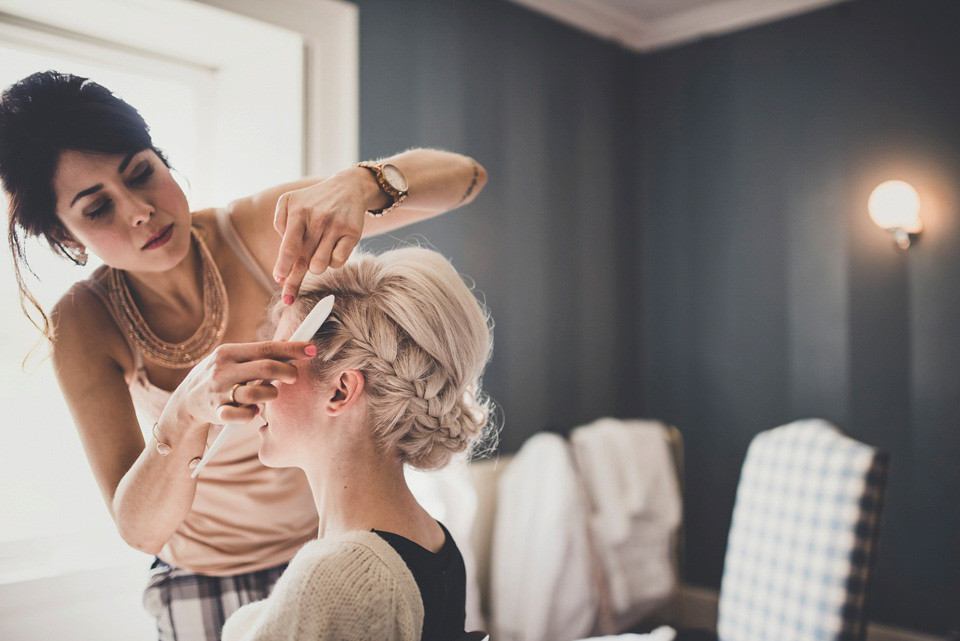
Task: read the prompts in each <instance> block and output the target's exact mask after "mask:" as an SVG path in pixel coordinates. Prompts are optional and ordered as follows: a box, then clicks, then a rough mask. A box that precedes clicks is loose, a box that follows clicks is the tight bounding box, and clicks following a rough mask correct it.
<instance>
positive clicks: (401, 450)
mask: <svg viewBox="0 0 960 641" xmlns="http://www.w3.org/2000/svg"><path fill="white" fill-rule="evenodd" d="M329 294H333V295H334V296H335V303H334V308H333V312H332V314H331V316H330V318H329V319H328V320H327V322H326V323H325V324H324V325H323V326H322V327H321V328H320V330H319V331H318V332H317V334H316V335H315V336H314V338H313V344H314V345H315V346H316V347H317V350H318V353H317V355H316V357H314V358H313V359H310V360H304V361H299V362H298V364H297V370H298V376H297V380H296V382H295V383H292V384H285V383H278V389H279V393H278V394H277V397H276V398H275V399H273V400H271V401H268V402H267V403H266V406H265V409H264V413H263V415H264V418H265V419H266V420H267V421H268V424H267V425H265V426H263V427H261V428H260V436H261V444H260V460H261V461H262V462H263V463H264V464H265V465H268V466H271V467H294V468H300V469H302V470H303V471H304V472H305V474H306V476H307V479H308V481H309V483H310V488H311V490H312V491H313V497H314V500H315V501H316V505H317V511H318V513H319V514H320V528H319V533H320V538H319V539H317V540H315V541H312V542H310V543H307V544H306V545H305V546H304V547H303V548H302V549H301V550H300V551H299V552H298V553H297V555H296V556H295V557H294V559H293V560H292V561H291V562H290V565H289V567H288V568H287V570H286V572H285V573H284V575H283V576H282V577H281V578H280V581H279V582H278V583H277V587H276V589H275V590H274V592H273V594H272V595H271V596H270V597H269V598H268V599H266V600H265V601H262V602H259V603H256V604H252V605H248V606H246V607H244V608H242V609H241V610H239V611H238V612H237V613H236V614H235V615H234V617H232V618H231V619H230V620H229V621H228V623H227V626H226V628H224V634H223V637H224V640H225V641H228V640H229V641H233V640H237V639H240V638H241V637H242V638H243V639H244V641H261V640H262V641H266V640H267V639H293V638H298V639H300V638H302V639H317V640H323V639H331V640H332V639H337V640H338V641H351V640H354V639H355V640H361V639H385V640H391V639H396V640H403V641H416V640H418V639H422V640H424V641H434V640H435V641H455V640H456V639H458V638H460V637H461V636H462V635H463V633H464V627H463V626H464V617H465V611H464V606H465V580H466V577H465V573H464V564H463V558H462V557H461V556H460V552H459V550H458V548H457V545H456V543H455V542H454V541H453V539H452V537H451V536H450V534H449V533H448V532H447V530H446V528H445V527H444V526H443V525H441V524H440V523H439V522H438V521H436V520H434V519H433V518H432V517H431V516H430V515H429V514H428V513H427V512H426V511H425V510H424V509H423V508H422V507H421V506H420V505H419V504H418V503H417V500H416V499H415V498H414V496H413V494H411V492H410V490H409V488H408V487H407V485H406V482H405V480H404V473H403V470H404V466H406V465H409V466H412V467H415V468H419V469H424V470H436V469H439V468H442V467H444V466H445V465H446V464H447V463H448V462H449V461H450V460H451V459H452V458H453V457H455V456H457V455H458V454H460V453H468V452H470V451H471V450H472V449H473V448H474V446H475V445H477V444H478V443H483V442H485V441H486V440H487V439H486V438H484V437H485V436H487V434H488V433H490V431H489V428H488V422H487V418H488V416H489V414H490V406H489V402H488V401H487V400H485V398H484V396H483V394H482V393H481V386H480V377H481V375H482V373H483V369H484V367H485V366H486V363H487V361H488V360H489V357H490V351H491V346H492V338H491V333H490V325H489V322H488V318H487V315H486V313H485V310H484V308H483V306H482V305H481V304H480V303H479V302H478V301H477V299H476V298H475V297H474V295H473V293H472V292H471V291H470V289H469V288H468V287H467V286H466V284H464V282H463V280H462V279H461V278H460V276H459V275H458V274H457V272H456V270H455V269H454V268H453V266H452V265H451V264H450V263H449V262H448V261H447V260H446V259H445V258H443V257H442V256H441V255H439V254H438V253H436V252H434V251H430V250H426V249H419V248H406V249H398V250H393V251H389V252H385V253H383V254H380V255H371V254H358V255H354V257H353V258H351V259H350V261H349V262H347V264H346V265H344V266H343V267H342V268H341V269H338V270H335V271H327V272H325V273H324V274H322V275H321V276H318V277H314V276H308V278H307V280H305V282H304V292H303V294H302V297H301V299H300V300H299V301H298V302H297V303H296V304H295V305H294V306H293V307H289V308H284V307H283V306H282V305H279V304H278V305H277V306H276V307H275V314H276V315H277V316H278V317H279V323H278V328H277V333H276V336H275V338H276V339H283V338H286V337H288V336H290V334H291V333H292V331H293V328H295V327H296V326H297V325H299V323H300V322H301V321H302V320H303V318H304V317H305V316H306V315H307V313H308V312H309V311H310V309H311V308H312V306H313V304H314V303H316V301H318V300H319V299H321V298H323V297H324V296H327V295H329Z"/></svg>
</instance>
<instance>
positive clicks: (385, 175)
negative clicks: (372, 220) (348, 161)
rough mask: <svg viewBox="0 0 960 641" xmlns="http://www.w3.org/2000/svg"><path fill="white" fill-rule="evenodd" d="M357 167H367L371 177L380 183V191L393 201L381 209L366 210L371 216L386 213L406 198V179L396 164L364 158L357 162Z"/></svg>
mask: <svg viewBox="0 0 960 641" xmlns="http://www.w3.org/2000/svg"><path fill="white" fill-rule="evenodd" d="M357 167H363V168H364V169H369V170H370V171H371V173H373V177H374V178H376V179H377V184H378V185H380V191H382V192H383V193H385V194H386V195H387V196H388V197H390V199H391V200H392V201H393V202H392V203H390V204H389V205H387V206H386V207H384V208H383V209H377V210H371V211H368V212H367V213H368V214H370V215H371V216H376V217H380V216H383V215H384V214H388V213H390V212H391V211H393V210H394V209H396V208H397V207H399V206H400V203H402V202H403V201H404V200H406V199H407V195H408V193H407V179H406V177H405V176H404V175H403V172H402V171H400V169H398V168H397V166H396V165H391V164H390V163H386V162H385V163H380V162H373V161H370V160H365V161H363V162H361V163H357Z"/></svg>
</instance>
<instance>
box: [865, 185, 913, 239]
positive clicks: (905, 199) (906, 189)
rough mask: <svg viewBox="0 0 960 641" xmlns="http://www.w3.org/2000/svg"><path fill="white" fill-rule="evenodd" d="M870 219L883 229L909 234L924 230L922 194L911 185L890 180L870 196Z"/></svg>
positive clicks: (868, 203) (879, 186)
mask: <svg viewBox="0 0 960 641" xmlns="http://www.w3.org/2000/svg"><path fill="white" fill-rule="evenodd" d="M867 209H868V210H869V211H870V218H872V219H873V222H875V223H876V224H877V225H878V226H880V227H882V228H883V229H888V230H891V231H892V230H895V229H902V230H903V231H904V232H906V233H908V234H918V233H920V232H921V231H922V230H923V223H921V222H920V194H918V193H917V190H916V189H914V188H913V186H912V185H911V184H910V183H906V182H904V181H902V180H888V181H886V182H884V183H881V184H880V185H878V186H877V188H876V189H874V190H873V193H872V194H870V200H869V201H867Z"/></svg>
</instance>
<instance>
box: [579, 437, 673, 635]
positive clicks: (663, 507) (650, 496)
mask: <svg viewBox="0 0 960 641" xmlns="http://www.w3.org/2000/svg"><path fill="white" fill-rule="evenodd" d="M570 439H571V442H572V443H573V450H574V456H575V458H576V461H577V465H578V466H579V468H580V473H581V475H582V478H583V482H584V485H585V487H586V490H587V495H588V496H589V500H590V510H591V514H590V527H591V529H592V532H593V537H594V541H595V542H596V544H597V547H598V550H597V552H598V553H599V556H600V558H601V562H602V565H603V570H604V575H605V579H606V585H607V589H608V595H609V605H610V606H611V610H612V615H613V622H614V624H615V626H616V628H618V629H623V628H626V627H630V626H631V625H633V624H634V623H636V622H637V621H639V620H640V619H642V618H643V617H644V616H646V615H647V614H649V613H650V612H652V611H654V610H655V609H656V608H658V607H660V606H661V605H663V604H664V603H665V602H666V601H667V600H668V599H669V598H670V597H671V596H672V594H673V591H674V589H675V587H676V582H677V577H676V571H675V558H676V532H677V528H678V527H679V525H680V523H681V519H682V504H681V497H680V489H679V485H678V482H677V473H676V469H675V464H674V460H673V456H672V454H671V452H670V447H669V443H668V441H667V431H666V426H664V425H663V424H662V423H659V422H655V421H621V420H616V419H611V418H603V419H599V420H597V421H595V422H593V423H591V424H589V425H585V426H583V427H579V428H577V429H575V430H574V431H573V432H572V433H571V436H570Z"/></svg>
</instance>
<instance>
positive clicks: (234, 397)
mask: <svg viewBox="0 0 960 641" xmlns="http://www.w3.org/2000/svg"><path fill="white" fill-rule="evenodd" d="M242 385H246V383H236V384H235V385H234V386H233V389H231V390H230V402H231V403H233V404H234V405H239V404H240V403H238V402H237V388H239V387H240V386H242Z"/></svg>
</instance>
